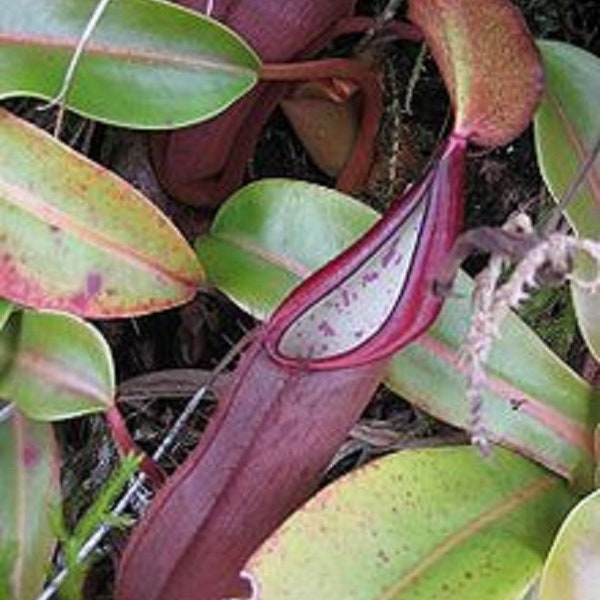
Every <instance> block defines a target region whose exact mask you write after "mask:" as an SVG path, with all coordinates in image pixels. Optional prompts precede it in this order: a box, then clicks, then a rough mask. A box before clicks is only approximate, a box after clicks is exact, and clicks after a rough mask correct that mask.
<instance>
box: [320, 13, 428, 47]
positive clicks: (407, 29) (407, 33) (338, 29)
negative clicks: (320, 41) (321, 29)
mask: <svg viewBox="0 0 600 600" xmlns="http://www.w3.org/2000/svg"><path fill="white" fill-rule="evenodd" d="M377 21H378V20H377V19H374V18H373V17H347V18H345V19H340V20H339V21H338V22H337V23H336V24H335V25H334V26H333V29H332V31H331V34H330V35H331V38H332V39H334V38H336V37H339V36H340V35H349V34H351V33H365V32H366V31H369V29H374V28H375V27H376V26H377ZM381 32H382V33H389V34H392V35H393V36H394V37H397V38H398V39H399V40H406V41H409V42H422V41H423V33H422V31H421V30H420V29H419V28H418V27H417V26H415V25H411V24H410V23H402V22H401V21H389V22H387V23H385V24H384V25H383V27H382V28H381Z"/></svg>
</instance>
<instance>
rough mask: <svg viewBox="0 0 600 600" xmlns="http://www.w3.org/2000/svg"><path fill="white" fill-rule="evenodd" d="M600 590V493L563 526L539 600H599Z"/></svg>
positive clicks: (543, 574) (575, 509)
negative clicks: (599, 593) (599, 590)
mask: <svg viewBox="0 0 600 600" xmlns="http://www.w3.org/2000/svg"><path fill="white" fill-rule="evenodd" d="M599 586H600V491H596V492H594V493H593V494H590V495H589V496H588V497H587V498H585V499H584V500H582V501H581V502H580V503H579V504H578V505H577V506H576V507H575V508H574V509H573V510H572V512H571V514H570V515H569V516H568V517H567V519H566V520H565V522H564V523H563V525H562V527H561V528H560V531H559V532H558V535H557V536H556V539H555V540H554V544H553V546H552V550H551V551H550V554H549V556H548V560H547V561H546V565H545V566H544V570H543V573H542V580H541V582H540V591H539V596H538V599H539V600H564V599H565V598H568V599H569V600H596V599H597V598H598V588H599Z"/></svg>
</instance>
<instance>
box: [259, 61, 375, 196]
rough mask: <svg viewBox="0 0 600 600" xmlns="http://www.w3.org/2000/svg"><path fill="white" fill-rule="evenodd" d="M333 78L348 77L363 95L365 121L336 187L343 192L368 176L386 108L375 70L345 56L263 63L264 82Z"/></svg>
mask: <svg viewBox="0 0 600 600" xmlns="http://www.w3.org/2000/svg"><path fill="white" fill-rule="evenodd" d="M332 77H337V78H342V79H349V80H350V81H352V82H354V83H355V84H356V85H357V86H358V88H359V89H360V90H361V92H362V94H363V107H362V123H361V126H360V128H359V133H358V136H357V139H356V142H355V144H354V148H353V149H352V154H351V155H350V158H349V159H348V162H347V163H346V165H345V166H344V168H343V170H342V172H341V173H340V175H339V176H338V179H337V182H336V186H337V187H338V189H340V190H341V191H344V192H351V191H354V190H357V189H359V188H361V187H362V186H363V185H364V184H365V182H366V180H367V178H368V175H369V171H370V168H371V162H372V159H373V147H374V143H375V138H376V136H377V130H378V128H379V120H380V118H381V113H382V111H383V98H382V92H381V86H380V85H379V80H378V79H377V76H376V75H375V73H373V72H372V71H369V70H368V69H366V68H365V67H363V66H361V65H360V64H359V63H358V62H357V61H354V60H350V59H346V58H329V59H324V60H319V61H307V62H299V63H292V64H279V63H267V64H264V65H263V66H262V69H261V72H260V79H261V80H263V81H308V80H311V79H329V78H332Z"/></svg>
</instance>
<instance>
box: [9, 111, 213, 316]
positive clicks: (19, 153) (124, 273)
mask: <svg viewBox="0 0 600 600" xmlns="http://www.w3.org/2000/svg"><path fill="white" fill-rule="evenodd" d="M0 213H1V215H2V217H1V219H0V295H1V296H4V297H6V298H8V299H9V300H12V301H14V302H18V303H19V304H25V305H28V306H34V307H37V308H54V309H59V310H66V311H68V312H73V313H77V314H80V315H84V316H88V317H104V318H107V317H119V316H128V315H136V314H144V313H148V312H152V311H156V310H162V309H165V308H168V307H171V306H174V305H176V304H180V303H182V302H185V301H187V300H188V299H190V298H191V297H192V296H193V295H194V294H195V292H196V287H197V285H198V283H199V281H200V280H201V279H202V269H201V267H200V265H199V264H198V261H197V259H196V257H195V255H194V253H193V251H192V249H191V248H190V247H189V246H188V244H187V243H186V242H185V240H184V239H183V237H182V236H181V235H180V234H179V232H178V231H177V230H176V229H175V228H174V227H173V225H172V224H171V223H170V222H169V221H168V220H167V219H166V217H165V216H164V215H163V214H162V213H160V212H159V211H158V210H157V209H156V208H155V207H154V206H153V205H152V204H151V203H150V202H149V201H148V200H147V199H146V198H144V197H143V196H142V195H141V194H140V193H139V192H137V191H136V190H135V189H134V188H133V187H131V186H130V185H129V184H127V183H126V182H124V181H123V180H121V179H119V178H118V177H116V176H115V175H113V174H112V173H110V172H109V171H108V170H106V169H104V168H102V167H100V166H98V165H96V164H94V163H92V162H90V161H89V160H87V159H85V158H84V157H82V156H80V155H78V154H76V153H75V152H73V151H72V150H70V149H69V148H68V147H66V146H64V145H63V144H60V143H59V142H57V141H56V140H54V139H53V138H51V137H50V136H48V135H47V134H46V133H44V132H42V131H40V130H39V129H37V128H35V127H34V126H32V125H30V124H27V123H25V122H24V121H22V120H20V119H17V118H16V117H14V116H12V115H11V114H10V113H8V112H6V111H2V110H1V109H0Z"/></svg>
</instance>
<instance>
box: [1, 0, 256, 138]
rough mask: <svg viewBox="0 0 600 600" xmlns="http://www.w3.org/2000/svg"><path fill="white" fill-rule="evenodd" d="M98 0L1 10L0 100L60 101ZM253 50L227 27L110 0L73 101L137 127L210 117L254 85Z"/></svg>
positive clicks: (94, 114)
mask: <svg viewBox="0 0 600 600" xmlns="http://www.w3.org/2000/svg"><path fill="white" fill-rule="evenodd" d="M97 3H98V2H97V0H53V1H52V2H46V1H45V0H27V2H15V3H8V4H6V5H5V6H3V8H2V11H0V98H8V97H13V96H37V97H41V98H53V97H54V96H56V95H57V94H58V93H59V91H60V90H61V87H62V84H63V79H64V76H65V73H66V71H67V68H68V65H69V62H70V60H71V57H72V55H73V52H74V50H75V48H76V46H77V43H78V41H79V39H80V37H81V34H82V32H83V31H84V29H85V27H86V25H87V23H88V21H89V19H90V16H91V15H92V13H93V11H94V8H95V7H96V5H97ZM259 67H260V62H259V59H258V57H257V56H256V54H255V53H254V52H253V50H252V49H251V48H250V47H249V46H248V45H247V44H246V43H245V42H244V41H243V40H242V39H241V38H240V37H239V36H238V35H236V34H235V33H233V32H232V31H230V30H229V29H227V28H225V27H224V26H223V25H220V24H219V23H217V22H215V21H212V20H210V19H207V18H205V17H203V16H201V15H199V14H196V13H193V12H191V11H188V10H185V9H183V8H180V7H177V6H174V5H173V4H171V3H168V2H160V1H157V0H118V1H113V2H110V3H109V5H108V7H107V9H106V11H105V13H104V14H103V16H102V18H101V19H100V22H99V23H98V25H97V27H96V28H95V30H94V31H93V33H92V36H91V39H90V40H89V41H88V43H87V44H86V46H85V50H84V53H83V56H82V57H81V59H80V61H79V63H78V66H77V70H76V72H75V76H74V79H73V81H72V85H71V86H70V89H69V93H68V96H67V105H68V106H69V107H70V108H72V109H73V110H75V111H76V112H78V113H80V114H82V115H85V116H88V117H91V118H94V119H98V120H102V121H105V122H108V123H113V124H117V125H123V126H128V127H137V128H162V127H177V126H182V125H187V124H190V123H192V122H196V121H200V120H203V119H208V118H210V117H213V116H214V115H216V114H218V113H219V112H221V111H223V110H225V109H226V108H227V107H228V106H230V105H231V104H232V103H233V102H234V101H235V100H237V99H238V98H240V97H241V96H243V95H244V94H245V93H246V92H247V91H248V90H249V89H250V88H251V87H252V86H253V85H254V84H255V83H256V80H257V72H258V69H259Z"/></svg>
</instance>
